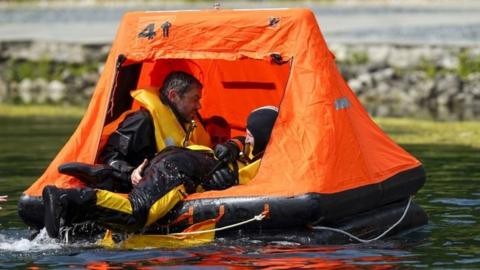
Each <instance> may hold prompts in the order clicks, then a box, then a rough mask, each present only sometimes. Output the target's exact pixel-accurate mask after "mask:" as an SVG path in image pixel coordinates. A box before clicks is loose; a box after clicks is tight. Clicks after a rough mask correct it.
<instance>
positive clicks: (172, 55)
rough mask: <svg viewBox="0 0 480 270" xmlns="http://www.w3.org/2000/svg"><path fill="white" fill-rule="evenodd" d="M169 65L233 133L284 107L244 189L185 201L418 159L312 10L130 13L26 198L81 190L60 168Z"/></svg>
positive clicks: (349, 181)
mask: <svg viewBox="0 0 480 270" xmlns="http://www.w3.org/2000/svg"><path fill="white" fill-rule="evenodd" d="M173 70H184V71H188V72H190V73H192V74H194V75H195V76H196V77H197V78H198V79H199V80H201V81H202V83H203V84H204V92H203V95H204V96H203V99H202V109H201V111H200V113H201V114H202V115H203V117H209V116H212V115H221V116H223V117H224V118H225V119H227V121H228V122H229V123H230V124H231V125H232V126H233V127H234V128H235V132H236V134H238V133H241V132H243V130H244V128H245V121H246V117H247V115H248V113H249V112H250V111H251V110H252V109H254V108H256V107H259V106H263V105H276V106H279V108H280V113H279V117H278V120H277V122H276V123H275V127H274V130H273V133H272V137H271V140H270V142H269V144H268V147H267V150H266V153H265V156H264V157H263V160H262V162H261V166H260V169H259V172H258V174H257V176H256V177H255V178H254V179H253V180H252V181H251V182H250V183H248V184H247V185H243V186H236V187H232V188H230V189H228V190H224V191H210V192H204V193H198V194H193V195H191V196H190V197H189V199H194V198H195V199H196V198H207V197H225V196H293V195H299V194H305V193H310V192H315V193H325V194H331V193H336V192H340V191H345V190H350V189H354V188H358V187H362V186H365V185H369V184H374V183H379V182H382V181H384V180H385V179H387V178H389V177H391V176H393V175H395V174H397V173H400V172H402V171H405V170H408V169H412V168H415V167H418V166H420V165H421V164H420V162H419V161H418V160H416V159H415V158H414V157H413V156H411V155H410V154H409V153H407V152H406V151H404V150H403V149H402V148H401V147H399V146H398V145H397V144H395V143H394V142H393V141H392V140H391V139H390V138H389V137H388V136H387V135H386V134H385V133H384V132H382V130H380V128H379V127H378V126H377V125H376V124H375V123H374V122H373V121H372V120H371V119H370V117H369V116H368V114H367V113H366V111H365V110H364V108H363V107H362V105H361V104H360V102H359V101H358V100H357V98H356V97H355V95H354V94H353V92H352V91H351V90H350V88H349V87H348V85H347V84H346V83H345V81H344V80H343V78H342V77H341V75H340V73H339V71H338V69H337V67H336V65H335V59H334V56H333V54H332V53H331V52H330V51H329V50H328V48H327V46H326V44H325V41H324V39H323V37H322V34H321V32H320V29H319V26H318V25H317V22H316V20H315V16H314V15H313V13H312V12H311V11H310V10H308V9H279V10H205V11H175V12H171V11H164V12H132V13H127V14H126V15H125V16H124V17H123V19H122V23H121V25H120V28H119V30H118V33H117V36H116V38H115V41H114V42H113V46H112V49H111V51H110V54H109V57H108V60H107V63H106V65H105V69H104V71H103V73H102V75H101V78H100V80H99V82H98V85H97V87H96V90H95V92H94V94H93V97H92V100H91V102H90V105H89V106H88V109H87V111H86V113H85V115H84V117H83V119H82V121H81V123H80V125H79V126H78V128H77V130H76V131H75V133H74V134H73V136H72V137H71V138H70V140H69V141H68V142H67V144H66V145H65V147H64V148H63V149H62V150H61V151H60V153H59V154H58V155H57V157H56V158H55V159H54V160H53V162H52V163H51V164H50V166H49V167H48V168H47V170H46V171H45V173H44V174H43V175H42V176H41V177H40V179H39V180H38V181H37V182H36V183H35V184H34V185H32V187H30V188H29V189H28V190H26V191H25V193H26V194H27V195H34V196H38V195H40V194H41V191H42V189H43V187H44V186H45V185H46V184H52V183H54V184H55V185H57V186H60V187H77V186H79V185H81V184H80V182H79V181H77V180H76V179H74V178H70V177H68V176H64V175H61V174H59V173H58V172H57V167H58V165H60V164H62V163H63V162H69V161H79V162H87V163H93V162H95V159H96V156H97V154H98V152H99V150H100V149H99V145H100V137H101V135H102V132H104V131H103V127H104V126H105V125H106V124H108V123H110V122H112V121H113V120H114V119H115V118H116V117H118V116H119V114H120V113H121V112H122V111H125V110H126V109H131V108H132V107H133V108H135V104H132V103H131V101H129V102H130V103H129V102H125V101H126V100H127V101H128V100H129V99H130V97H129V95H128V92H129V91H130V90H133V89H135V88H143V87H153V88H158V87H159V86H160V85H161V84H162V81H163V78H164V77H165V75H166V74H168V73H169V72H171V71H173ZM121 104H123V105H121ZM125 104H126V105H125ZM110 132H111V131H110ZM235 132H234V133H235ZM107 135H108V134H107Z"/></svg>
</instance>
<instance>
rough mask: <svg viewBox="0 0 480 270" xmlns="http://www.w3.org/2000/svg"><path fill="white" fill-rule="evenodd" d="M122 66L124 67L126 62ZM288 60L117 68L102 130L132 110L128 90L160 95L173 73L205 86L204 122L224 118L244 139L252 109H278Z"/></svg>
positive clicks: (170, 62)
mask: <svg viewBox="0 0 480 270" xmlns="http://www.w3.org/2000/svg"><path fill="white" fill-rule="evenodd" d="M127 62H128V61H126V62H125V63H127ZM291 66H292V65H291V61H283V62H281V63H275V62H273V61H272V62H270V61H267V60H259V59H250V58H246V59H240V60H223V59H196V60H195V59H160V60H156V61H145V62H141V63H130V64H125V65H124V66H120V67H119V69H118V71H117V74H116V79H115V82H114V83H113V89H112V90H113V91H112V94H111V96H110V100H109V108H108V113H107V116H106V119H105V125H106V124H108V123H110V122H112V121H113V120H115V119H116V118H118V117H119V116H120V115H121V114H122V113H123V112H124V111H126V110H129V109H136V108H137V107H138V106H139V105H138V104H136V103H135V102H133V100H132V98H131V97H130V94H129V93H130V91H132V90H134V89H143V88H149V89H155V90H157V91H158V90H159V89H160V88H161V86H162V84H163V81H164V79H165V77H166V76H167V75H168V74H169V73H170V72H172V71H184V72H187V73H190V74H192V75H193V76H195V77H196V78H197V79H199V80H200V81H201V82H202V84H203V93H202V94H203V97H202V100H201V105H202V109H201V110H200V114H201V115H202V117H203V118H209V117H211V116H214V115H218V116H222V117H223V118H225V119H226V120H227V122H228V123H229V124H230V126H231V127H232V136H236V135H240V134H243V133H244V131H245V123H246V119H247V116H248V114H249V113H250V112H251V111H252V110H253V109H255V108H258V107H261V106H266V105H274V106H277V107H279V106H280V103H281V100H282V97H283V95H284V92H285V89H286V87H287V83H288V79H289V76H290V70H291Z"/></svg>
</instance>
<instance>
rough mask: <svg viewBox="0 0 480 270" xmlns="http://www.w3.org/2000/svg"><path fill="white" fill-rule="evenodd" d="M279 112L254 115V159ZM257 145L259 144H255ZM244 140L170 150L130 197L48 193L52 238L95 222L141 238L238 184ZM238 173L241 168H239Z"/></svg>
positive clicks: (250, 134) (250, 138) (250, 126)
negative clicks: (193, 203) (186, 207)
mask: <svg viewBox="0 0 480 270" xmlns="http://www.w3.org/2000/svg"><path fill="white" fill-rule="evenodd" d="M277 114H278V111H277V109H276V108H274V107H262V108H260V109H257V110H254V111H253V112H252V113H250V115H249V119H248V121H247V139H246V141H247V142H250V144H251V145H250V147H251V149H252V152H253V153H257V154H258V153H260V154H261V153H263V151H264V149H265V147H266V144H267V142H268V140H269V138H270V134H271V130H272V128H273V124H274V122H275V119H276V117H277ZM255 141H257V142H258V143H255ZM243 143H244V142H242V140H238V139H233V140H229V141H228V142H226V143H224V144H219V145H217V147H216V148H215V154H214V153H213V151H212V150H210V149H208V148H206V147H203V148H200V149H195V150H193V149H189V148H180V147H167V148H165V149H164V150H162V151H160V152H159V153H158V154H157V155H156V156H155V157H154V158H153V159H152V160H151V161H150V163H149V166H147V168H146V169H145V170H144V174H143V177H142V180H141V181H140V183H139V184H138V185H137V186H136V187H135V188H133V190H132V191H131V192H130V193H129V194H128V197H125V196H122V195H121V194H118V193H114V192H111V191H106V190H101V189H93V188H81V189H59V188H56V187H54V186H47V187H45V189H44V191H43V202H44V205H45V226H46V228H47V232H48V235H49V236H50V237H53V238H57V237H59V232H60V229H61V228H62V227H68V226H70V225H71V224H72V223H81V222H85V221H95V222H97V223H99V224H101V225H103V226H105V227H107V228H110V229H113V230H116V231H127V232H139V231H140V230H141V229H142V228H144V227H147V226H149V225H151V224H152V223H154V222H155V221H157V220H158V219H160V218H161V217H163V216H164V215H165V214H166V213H168V211H170V210H171V209H172V208H173V207H174V206H175V205H176V204H177V203H178V202H179V201H181V200H182V199H183V198H184V197H186V196H187V194H191V193H193V192H195V191H196V189H197V187H198V186H199V185H201V186H202V187H203V188H204V189H206V190H210V189H225V188H228V187H231V186H233V185H236V184H238V181H239V179H238V172H237V171H236V170H232V169H231V167H229V164H233V165H236V166H238V162H240V161H239V160H238V159H239V156H240V152H241V150H242V149H244V148H245V147H244V145H243ZM233 167H235V166H233Z"/></svg>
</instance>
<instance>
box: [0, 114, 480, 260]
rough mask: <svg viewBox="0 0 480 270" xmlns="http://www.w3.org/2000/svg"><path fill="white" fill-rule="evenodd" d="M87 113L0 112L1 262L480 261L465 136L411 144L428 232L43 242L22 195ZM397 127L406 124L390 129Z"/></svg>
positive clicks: (479, 199)
mask: <svg viewBox="0 0 480 270" xmlns="http://www.w3.org/2000/svg"><path fill="white" fill-rule="evenodd" d="M78 120H79V119H77V118H68V117H57V118H18V117H17V118H8V117H1V116H0V125H1V127H2V128H1V129H0V149H1V151H0V194H8V195H9V196H10V200H9V201H8V202H7V203H2V204H1V206H2V207H3V209H2V210H0V269H25V268H28V267H32V268H33V267H38V268H40V269H46V268H49V269H72V268H73V269H79V268H80V269H82V268H90V269H108V268H109V267H110V268H112V269H119V268H131V269H134V268H140V267H145V268H146V269H158V268H163V267H173V266H182V267H183V268H185V269H195V268H198V267H205V268H206V269H222V268H227V267H245V268H254V267H255V268H269V269H284V268H312V269H319V268H332V267H342V268H381V269H389V268H398V267H402V268H417V267H425V268H429V269H435V268H436V269H445V268H448V269H451V268H463V269H465V268H472V269H478V268H480V257H479V256H478V254H480V226H479V222H480V214H479V213H480V189H479V186H480V184H479V181H480V172H479V168H478V165H479V164H480V154H479V149H475V148H470V147H466V146H462V145H455V144H453V143H452V144H449V143H445V144H441V145H434V144H432V145H429V144H409V145H403V146H404V147H405V148H407V149H408V150H409V151H411V152H413V153H414V154H415V155H416V156H417V157H419V158H420V159H421V160H422V161H423V162H424V164H425V167H426V170H427V172H428V176H429V179H428V181H427V184H426V186H425V187H424V188H423V189H422V190H421V191H420V193H419V194H418V196H417V197H416V202H417V203H419V204H420V205H422V206H423V207H424V208H425V210H426V211H427V213H428V215H429V217H430V223H429V225H427V226H425V227H423V228H421V229H420V230H417V231H414V232H410V233H407V234H405V235H400V236H396V237H394V238H390V239H386V240H381V241H376V242H374V243H371V244H356V243H352V244H349V245H342V246H313V245H311V246H302V245H299V244H296V243H293V242H288V241H285V242H260V241H251V240H249V239H219V240H217V241H216V242H215V243H214V244H209V245H206V246H201V247H196V248H187V249H177V250H168V249H149V250H135V251H132V250H130V251H129V250H109V249H102V248H98V247H96V246H95V245H93V244H91V243H79V244H78V243H77V244H75V245H63V244H59V243H57V242H55V241H53V240H51V239H49V238H48V237H47V236H46V235H45V232H42V233H40V235H39V236H37V237H36V238H35V239H34V240H32V241H30V240H27V239H28V238H29V236H30V233H29V231H28V230H27V228H26V227H25V226H24V225H23V224H22V223H21V221H20V220H19V218H18V217H17V215H16V201H17V198H18V197H19V195H20V193H21V192H22V191H23V190H24V189H25V188H26V187H27V186H29V185H30V184H31V183H32V181H34V179H36V177H38V176H39V174H40V173H41V172H42V171H43V169H44V167H45V166H46V165H47V164H48V163H49V161H50V160H51V158H52V157H53V156H54V155H55V153H56V152H57V151H58V149H59V147H60V146H61V145H63V144H64V143H65V141H66V139H67V138H68V136H70V134H71V132H72V130H73V128H74V126H76V124H77V123H78ZM387 132H389V133H390V134H391V135H393V136H395V134H396V133H398V132H402V131H400V130H388V129H387Z"/></svg>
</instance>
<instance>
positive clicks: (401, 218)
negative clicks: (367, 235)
mask: <svg viewBox="0 0 480 270" xmlns="http://www.w3.org/2000/svg"><path fill="white" fill-rule="evenodd" d="M412 199H413V196H410V198H409V199H408V203H407V206H406V207H405V210H404V211H403V215H402V216H401V217H400V219H399V220H398V221H397V222H395V223H394V224H393V225H392V226H390V228H388V229H387V230H386V231H385V232H383V233H382V234H380V235H379V236H377V237H375V238H372V239H367V240H365V239H361V238H358V237H356V236H355V235H353V234H351V233H349V232H346V231H344V230H340V229H336V228H331V227H325V226H315V227H313V228H314V229H316V230H327V231H334V232H338V233H342V234H345V235H347V236H348V237H350V238H353V239H355V240H357V241H358V242H361V243H370V242H373V241H376V240H378V239H380V238H382V237H383V236H385V235H386V234H387V233H388V232H390V231H391V230H393V228H395V227H396V226H397V225H398V224H400V222H402V221H403V219H404V218H405V216H406V215H407V212H408V209H409V208H410V203H411V202H412Z"/></svg>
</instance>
